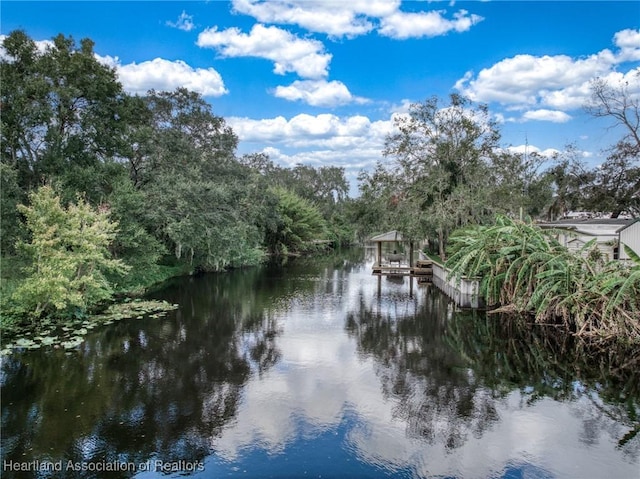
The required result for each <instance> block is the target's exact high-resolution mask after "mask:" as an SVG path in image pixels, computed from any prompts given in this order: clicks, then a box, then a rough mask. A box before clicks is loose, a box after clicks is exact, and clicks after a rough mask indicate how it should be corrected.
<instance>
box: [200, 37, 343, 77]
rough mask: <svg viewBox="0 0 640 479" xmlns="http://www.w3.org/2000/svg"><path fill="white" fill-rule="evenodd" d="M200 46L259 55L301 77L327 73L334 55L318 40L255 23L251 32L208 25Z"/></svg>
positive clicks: (225, 53) (234, 54) (240, 54)
mask: <svg viewBox="0 0 640 479" xmlns="http://www.w3.org/2000/svg"><path fill="white" fill-rule="evenodd" d="M197 45H198V46H200V47H210V48H215V49H216V50H217V51H218V52H219V53H220V54H221V55H222V56H225V57H257V58H265V59H267V60H271V61H273V62H274V64H275V66H274V69H273V70H274V73H277V74H279V75H284V74H285V73H287V72H295V73H297V74H298V75H299V76H300V77H302V78H312V79H317V78H322V77H326V76H327V75H328V68H329V62H330V61H331V54H329V53H324V45H323V44H322V43H321V42H319V41H317V40H310V39H302V38H298V37H296V36H295V35H293V34H291V33H289V32H287V31H285V30H282V29H280V28H277V27H265V26H264V25H261V24H257V25H254V26H253V28H252V29H251V32H250V33H249V34H246V33H242V32H241V31H240V29H238V28H235V27H234V28H229V29H227V30H222V31H218V29H217V27H213V28H208V29H206V30H205V31H203V32H202V33H200V35H198V41H197Z"/></svg>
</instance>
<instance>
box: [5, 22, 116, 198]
mask: <svg viewBox="0 0 640 479" xmlns="http://www.w3.org/2000/svg"><path fill="white" fill-rule="evenodd" d="M3 47H4V50H5V53H6V56H5V57H3V59H2V61H1V62H0V68H1V73H2V78H3V85H4V86H3V88H2V145H3V147H2V161H3V162H5V163H8V164H10V165H11V166H13V167H14V168H16V170H17V171H18V182H19V185H20V187H21V188H22V189H24V190H25V191H30V190H31V189H32V188H35V187H36V186H38V185H39V184H42V181H51V180H52V179H53V178H57V179H59V181H60V183H61V184H63V185H66V186H67V191H70V192H71V194H67V195H66V196H68V197H73V195H74V194H75V191H84V192H85V193H86V194H87V196H88V197H89V199H93V200H95V201H98V200H99V199H100V196H101V195H103V194H104V188H103V187H104V184H103V183H102V182H100V181H95V176H96V173H97V172H98V170H99V169H100V167H101V164H102V163H103V162H105V161H108V160H111V159H113V158H114V157H115V156H117V153H118V148H119V147H120V146H121V143H120V141H119V140H120V138H121V135H122V125H123V122H121V121H120V118H121V116H122V115H121V113H122V110H121V108H122V103H123V98H124V96H125V95H124V92H123V90H122V87H121V85H120V84H119V83H118V82H117V79H116V73H115V70H114V69H113V68H110V67H107V66H105V65H103V64H101V63H100V62H99V61H98V60H97V59H96V57H95V55H94V52H93V42H92V41H91V40H89V39H86V38H85V39H83V40H82V41H81V42H80V45H79V46H78V45H77V44H76V42H75V41H74V40H73V38H71V37H64V36H63V35H58V36H56V37H55V38H54V39H53V41H52V42H51V44H50V45H48V46H47V47H46V48H45V50H44V51H42V52H41V51H40V50H38V48H37V47H36V45H35V42H34V41H33V40H32V39H31V38H29V37H28V36H27V35H26V34H25V33H24V32H22V31H14V32H12V33H10V34H9V36H7V37H6V38H5V40H4V41H3ZM63 193H66V192H64V191H63Z"/></svg>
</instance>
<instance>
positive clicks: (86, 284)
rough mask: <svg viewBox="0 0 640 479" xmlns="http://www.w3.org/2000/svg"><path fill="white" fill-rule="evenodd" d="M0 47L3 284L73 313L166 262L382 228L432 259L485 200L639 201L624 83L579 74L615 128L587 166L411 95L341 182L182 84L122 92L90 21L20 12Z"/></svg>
mask: <svg viewBox="0 0 640 479" xmlns="http://www.w3.org/2000/svg"><path fill="white" fill-rule="evenodd" d="M2 47H3V50H4V52H3V55H2V58H1V59H0V73H1V77H2V81H3V88H2V92H1V100H0V101H1V108H2V115H1V121H2V132H1V135H2V138H1V140H2V146H1V152H0V154H1V163H0V167H1V171H0V173H1V176H0V178H1V182H2V184H1V197H0V200H1V204H0V207H1V209H0V212H1V221H2V236H1V238H0V253H1V256H2V260H3V264H4V265H5V267H3V268H2V270H3V271H2V289H3V295H2V301H3V310H4V311H14V312H17V313H16V314H18V315H22V316H24V315H28V316H29V315H30V316H32V317H41V316H43V315H44V316H46V315H69V314H80V313H83V312H85V311H86V310H88V309H90V308H91V307H92V305H93V304H95V303H97V302H100V301H101V300H103V299H105V298H107V297H109V296H110V295H111V294H113V293H114V292H118V291H132V290H143V289H144V288H146V287H147V286H149V285H150V284H152V283H153V282H155V281H159V280H161V279H163V278H166V277H167V276H169V275H171V274H176V273H179V272H187V271H189V272H193V271H220V270H224V269H227V268H233V267H240V266H246V265H253V264H257V263H259V262H261V261H262V260H263V259H264V258H265V257H266V256H268V255H282V254H287V255H288V254H300V253H305V252H310V251H315V250H318V249H321V248H324V247H326V245H327V244H333V245H342V244H349V243H352V242H353V241H362V240H365V239H366V238H367V237H369V236H370V235H371V234H374V233H380V232H383V231H386V230H389V229H399V230H402V231H403V232H404V233H405V235H406V236H408V237H410V238H413V239H424V238H429V239H430V246H431V248H432V249H433V250H434V251H436V252H438V253H439V254H440V255H441V257H442V258H443V259H444V258H446V256H447V244H448V241H449V237H450V236H451V234H452V233H453V231H455V230H456V229H459V228H462V227H465V226H467V225H473V224H481V225H482V224H491V223H492V222H493V221H494V219H495V217H496V215H506V216H507V217H511V218H513V217H518V216H520V217H524V216H529V217H533V218H536V217H551V218H553V217H558V216H561V215H562V214H563V213H564V212H566V211H568V210H570V209H573V210H575V209H590V210H595V211H607V212H609V213H610V214H611V215H612V216H614V217H615V216H617V215H619V214H621V213H622V212H630V213H632V214H636V215H637V214H639V213H640V195H639V194H638V192H639V191H640V165H639V164H638V158H639V156H640V155H639V152H640V141H639V140H638V132H639V127H640V124H639V122H640V120H638V118H639V115H638V113H639V111H640V110H639V108H638V101H637V99H636V97H634V96H633V95H631V94H630V93H629V91H630V90H629V88H628V86H622V87H619V88H618V87H616V86H611V85H609V84H607V83H606V82H603V81H600V80H595V81H594V82H593V84H592V102H591V103H589V105H587V109H588V111H589V112H591V113H592V114H593V115H594V116H595V117H606V118H609V119H612V120H614V122H615V123H616V124H618V125H621V126H622V127H623V129H624V131H626V132H627V134H626V135H624V136H623V137H622V138H620V141H619V142H618V143H617V144H615V145H613V146H612V147H610V149H609V150H608V156H607V159H606V161H605V162H604V163H603V164H602V165H600V166H599V167H598V168H591V169H590V168H588V167H586V166H585V165H584V164H583V163H582V162H581V161H580V160H579V155H578V153H577V152H576V150H575V149H571V148H569V149H568V150H567V151H566V152H564V153H562V154H559V155H558V156H557V157H556V158H555V159H554V160H553V161H552V163H551V164H552V166H551V167H546V166H545V165H547V164H548V163H547V162H546V161H545V159H544V158H542V157H541V156H540V155H536V154H518V153H514V152H513V151H510V150H509V149H505V148H503V147H502V145H501V135H500V129H499V125H498V124H497V123H496V122H495V120H494V119H493V116H492V115H491V113H490V112H489V110H488V108H487V106H486V105H479V104H476V103H474V102H472V101H470V100H469V99H467V98H464V97H462V96H460V95H456V94H453V95H451V96H450V97H449V98H448V102H447V101H445V100H443V99H439V98H436V97H432V98H428V99H427V100H426V101H424V102H421V103H414V104H413V105H412V106H411V107H410V109H409V112H408V114H407V115H402V116H398V117H396V125H395V126H396V129H395V131H394V133H392V134H390V135H389V136H388V137H387V139H386V144H385V148H384V151H383V155H384V161H380V162H379V163H378V164H377V165H376V167H375V169H374V170H373V171H371V172H362V173H361V174H360V176H359V181H360V185H359V187H360V196H359V197H358V198H355V199H353V198H349V197H348V189H349V187H348V183H347V180H346V178H345V172H344V169H343V168H339V167H334V166H323V167H319V168H313V167H311V166H305V165H297V166H295V167H293V168H284V167H281V166H278V165H276V164H274V163H273V162H272V161H271V160H270V159H269V158H268V157H267V156H266V155H264V154H250V155H244V156H239V155H237V153H236V149H237V146H238V137H237V136H236V134H235V133H234V132H233V130H232V129H231V128H230V126H229V125H228V124H227V123H226V122H225V120H224V118H222V117H220V116H218V115H216V114H215V113H214V111H213V108H212V106H211V105H210V104H209V103H207V102H206V101H205V100H204V99H203V98H202V97H201V96H200V95H199V94H197V93H195V92H192V91H188V90H187V89H184V88H178V89H176V90H175V91H171V92H166V91H154V90H151V91H149V92H147V93H146V94H145V95H130V94H127V93H126V92H125V91H124V90H123V87H122V85H121V84H120V83H119V82H118V79H117V74H116V71H115V70H114V69H113V68H111V67H109V66H106V65H104V64H102V63H100V62H99V61H98V60H97V59H96V56H95V54H94V50H93V47H94V44H93V42H92V41H91V40H90V39H83V40H81V41H80V42H79V43H77V42H76V41H75V40H74V39H73V38H71V37H65V36H64V35H62V34H61V35H58V36H56V37H55V38H54V39H53V40H52V42H51V43H50V44H49V45H48V46H46V47H44V48H39V47H38V45H37V44H36V43H35V42H34V41H33V40H32V39H31V38H30V37H29V36H28V35H27V34H26V33H25V32H23V31H19V30H18V31H14V32H12V33H11V34H10V35H8V36H7V37H6V38H5V39H4V41H3V44H2ZM638 80H640V77H639V78H638ZM7 265H9V266H10V267H9V268H7V267H6V266H7ZM14 266H15V267H14ZM79 312H80V313H79ZM5 316H6V315H5Z"/></svg>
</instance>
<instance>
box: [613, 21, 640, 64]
mask: <svg viewBox="0 0 640 479" xmlns="http://www.w3.org/2000/svg"><path fill="white" fill-rule="evenodd" d="M613 41H614V43H615V44H616V46H617V47H618V48H620V53H619V54H618V61H620V62H623V61H638V60H640V30H631V29H627V30H622V31H619V32H617V33H616V34H615V35H614V37H613Z"/></svg>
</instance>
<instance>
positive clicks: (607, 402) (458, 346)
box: [0, 249, 640, 478]
mask: <svg viewBox="0 0 640 479" xmlns="http://www.w3.org/2000/svg"><path fill="white" fill-rule="evenodd" d="M371 264H372V258H370V255H368V254H366V253H365V250H362V249H355V250H349V251H346V252H344V253H338V254H335V255H331V256H327V257H322V258H313V259H297V260H291V261H288V262H287V263H286V264H284V265H282V264H271V265H266V266H264V267H262V268H253V269H246V270H237V271H232V272H230V273H224V274H208V275H202V276H196V277H187V278H179V279H175V280H172V281H170V282H168V283H167V284H166V285H164V286H163V288H162V289H160V290H158V291H156V292H155V293H153V294H152V296H153V297H154V298H158V299H165V300H167V301H170V302H172V303H177V304H179V309H177V310H176V311H172V312H171V313H170V314H169V315H168V316H167V317H165V318H152V317H145V318H143V319H138V320H126V321H120V322H117V323H114V324H111V325H108V326H102V327H100V328H96V329H95V330H93V331H92V332H90V333H89V335H88V336H87V339H86V341H85V342H84V343H83V344H82V345H80V346H79V347H78V348H77V349H74V350H72V351H64V350H61V349H53V348H49V349H40V350H33V351H23V352H17V353H15V354H13V355H11V356H8V357H5V358H3V360H2V369H1V375H0V384H1V387H2V453H1V454H2V463H3V464H2V467H3V474H2V477H7V478H8V477H82V478H84V477H123V478H124V477H137V478H150V477H173V476H176V477H182V476H183V475H185V474H187V475H189V476H190V477H195V478H222V477H238V478H240V477H242V478H262V477H275V478H280V477H289V478H297V477H323V478H332V477H335V478H338V477H357V478H365V477H371V478H378V477H400V478H423V477H455V478H524V477H527V478H605V477H615V478H626V477H628V478H638V477H639V475H640V474H639V471H640V434H638V432H639V431H640V420H639V413H640V401H639V396H640V395H639V393H638V377H637V375H636V374H635V373H634V372H631V373H629V372H628V371H627V372H625V369H624V367H618V366H617V365H616V364H618V363H616V358H615V357H614V356H615V355H612V354H609V355H608V356H606V355H605V356H606V357H605V358H604V359H603V358H593V357H589V356H586V355H585V354H583V353H581V351H580V349H579V348H578V347H576V346H575V345H574V344H573V343H572V341H571V339H570V338H560V339H558V338H557V336H558V335H552V338H553V339H550V338H549V337H550V335H549V334H548V333H546V332H541V331H538V330H537V329H536V328H531V327H526V326H522V327H519V326H518V325H517V324H515V323H513V322H510V321H508V320H505V319H504V318H499V317H494V316H491V315H489V316H486V315H484V314H482V313H473V312H460V311H456V310H455V308H454V307H453V306H452V305H451V304H450V303H449V301H448V300H447V298H446V297H445V296H443V295H442V294H441V293H440V292H439V291H438V290H437V289H435V288H434V287H433V286H432V285H429V284H421V283H418V282H417V280H416V279H410V278H408V277H404V278H379V277H375V276H372V275H371ZM543 333H544V334H543ZM612 357H613V359H612ZM618 359H619V358H618ZM622 362H623V363H624V361H622Z"/></svg>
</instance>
